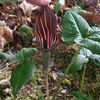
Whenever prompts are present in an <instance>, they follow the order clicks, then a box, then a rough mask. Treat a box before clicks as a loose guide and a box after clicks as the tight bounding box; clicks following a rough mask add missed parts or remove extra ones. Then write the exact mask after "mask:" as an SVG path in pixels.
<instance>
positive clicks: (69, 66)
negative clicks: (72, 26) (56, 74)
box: [52, 49, 80, 100]
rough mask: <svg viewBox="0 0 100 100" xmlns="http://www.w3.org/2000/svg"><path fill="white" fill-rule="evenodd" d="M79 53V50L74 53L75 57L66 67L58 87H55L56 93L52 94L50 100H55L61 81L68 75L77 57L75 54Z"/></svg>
mask: <svg viewBox="0 0 100 100" xmlns="http://www.w3.org/2000/svg"><path fill="white" fill-rule="evenodd" d="M79 51H80V49H79V50H78V51H77V52H76V54H75V56H73V58H72V61H71V62H70V64H69V65H68V67H67V69H66V70H65V73H64V75H63V76H62V78H61V79H60V80H59V82H58V85H57V89H56V91H55V92H54V95H53V98H52V100H56V96H57V94H58V92H59V89H60V86H61V83H62V81H63V80H64V78H65V77H66V74H68V72H69V70H70V68H71V65H72V63H73V62H74V58H75V57H76V56H77V54H78V53H79Z"/></svg>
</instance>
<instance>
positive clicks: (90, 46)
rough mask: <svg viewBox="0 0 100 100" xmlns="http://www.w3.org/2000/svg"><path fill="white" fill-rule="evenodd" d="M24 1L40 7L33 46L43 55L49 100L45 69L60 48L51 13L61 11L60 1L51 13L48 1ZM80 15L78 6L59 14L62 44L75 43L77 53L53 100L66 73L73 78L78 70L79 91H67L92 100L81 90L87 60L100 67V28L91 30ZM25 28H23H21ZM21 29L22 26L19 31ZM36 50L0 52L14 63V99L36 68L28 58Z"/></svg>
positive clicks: (55, 23)
mask: <svg viewBox="0 0 100 100" xmlns="http://www.w3.org/2000/svg"><path fill="white" fill-rule="evenodd" d="M26 1H27V2H29V3H31V4H36V5H38V6H39V13H38V14H37V16H36V21H35V27H34V28H35V30H34V32H33V33H34V36H35V37H34V38H35V43H36V44H35V46H36V48H37V49H39V50H40V52H42V61H43V64H42V65H43V72H44V74H45V76H46V77H45V79H46V95H47V100H49V84H48V69H49V65H50V53H51V51H52V50H53V49H55V48H56V47H57V46H58V45H59V40H60V37H58V35H57V33H56V26H57V24H58V23H57V15H56V14H55V13H54V12H56V13H58V11H59V10H60V8H59V7H60V4H59V0H57V3H56V5H55V7H54V11H53V9H52V10H51V9H50V8H49V3H50V2H51V0H26ZM79 12H81V8H80V7H79V6H77V7H73V8H72V9H69V10H68V11H66V12H65V14H64V15H63V14H62V17H61V24H60V26H61V29H62V30H61V31H62V32H61V34H60V35H61V39H62V42H64V43H65V44H69V45H71V44H77V45H78V46H77V49H78V50H76V54H75V55H74V56H73V57H72V60H71V62H70V63H69V65H68V67H67V66H66V65H65V67H66V70H65V72H64V76H62V77H61V78H60V80H59V81H57V82H58V84H57V89H56V90H55V93H54V95H53V96H52V100H56V98H57V94H58V92H59V89H60V86H61V83H62V81H63V80H64V78H65V76H66V74H68V73H70V74H72V75H74V74H76V73H77V72H78V71H82V69H83V74H82V80H81V82H80V86H79V90H78V91H76V90H75V91H71V90H69V94H70V95H73V96H75V97H76V98H77V99H78V100H91V99H89V98H88V97H87V96H84V95H83V93H82V91H83V85H84V79H85V73H86V68H87V63H88V62H89V60H90V59H92V60H93V61H94V63H95V64H96V65H97V66H99V67H100V28H97V27H93V26H92V27H90V25H89V24H88V23H87V22H86V20H85V19H84V18H83V17H81V16H80V15H79V14H78V13H79ZM25 27H26V25H24V28H25ZM22 28H23V27H21V28H20V29H22ZM28 29H31V28H28ZM31 31H32V30H31ZM29 32H30V31H29ZM36 48H33V47H32V48H23V49H22V50H21V51H19V52H18V53H17V54H16V55H14V54H11V53H10V54H8V53H3V52H0V58H5V59H8V60H15V61H16V62H17V63H16V68H15V69H13V70H12V74H11V80H10V82H11V86H12V91H13V96H14V97H16V94H17V93H18V91H19V90H20V89H21V87H22V86H23V85H24V84H26V83H27V82H28V81H29V80H30V79H31V78H32V76H33V75H34V72H35V69H36V65H35V62H34V60H31V59H30V57H31V56H33V55H34V54H35V52H36V51H37V49H36ZM77 74H78V73H77ZM33 77H34V76H33ZM35 83H36V80H35V78H34V84H35ZM36 85H37V83H36ZM38 93H39V91H38ZM38 93H37V94H38ZM66 95H67V94H66ZM38 96H39V98H40V99H39V100H44V98H41V96H40V94H38ZM50 96H51V94H50ZM42 97H43V96H42Z"/></svg>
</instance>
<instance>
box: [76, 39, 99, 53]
mask: <svg viewBox="0 0 100 100" xmlns="http://www.w3.org/2000/svg"><path fill="white" fill-rule="evenodd" d="M76 43H78V44H79V45H81V46H83V47H85V48H88V49H89V50H91V51H92V52H93V53H94V54H99V55H100V43H99V42H96V41H93V40H90V39H88V38H84V39H82V40H81V41H76Z"/></svg>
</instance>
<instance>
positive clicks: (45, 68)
mask: <svg viewBox="0 0 100 100" xmlns="http://www.w3.org/2000/svg"><path fill="white" fill-rule="evenodd" d="M42 61H43V71H44V74H45V82H46V96H47V100H49V82H48V71H49V62H50V52H42Z"/></svg>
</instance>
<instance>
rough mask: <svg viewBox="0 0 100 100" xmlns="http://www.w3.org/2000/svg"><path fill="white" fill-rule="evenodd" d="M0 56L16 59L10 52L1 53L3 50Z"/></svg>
mask: <svg viewBox="0 0 100 100" xmlns="http://www.w3.org/2000/svg"><path fill="white" fill-rule="evenodd" d="M0 58H3V59H7V60H16V55H14V54H12V53H10V54H8V53H3V52H0Z"/></svg>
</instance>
